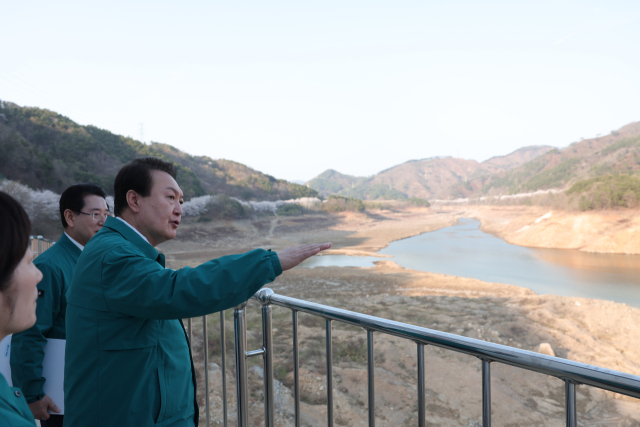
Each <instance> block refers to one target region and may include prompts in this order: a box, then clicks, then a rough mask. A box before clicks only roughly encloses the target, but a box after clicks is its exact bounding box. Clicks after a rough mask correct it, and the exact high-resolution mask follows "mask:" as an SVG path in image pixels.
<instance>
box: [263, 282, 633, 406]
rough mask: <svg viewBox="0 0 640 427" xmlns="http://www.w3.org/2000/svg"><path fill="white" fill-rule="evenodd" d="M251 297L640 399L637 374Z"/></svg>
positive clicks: (267, 294) (274, 297) (266, 292)
mask: <svg viewBox="0 0 640 427" xmlns="http://www.w3.org/2000/svg"><path fill="white" fill-rule="evenodd" d="M254 299H256V300H258V301H259V302H261V303H262V304H268V303H271V304H274V305H278V306H281V307H286V308H289V309H291V310H296V311H299V312H303V313H309V314H314V315H317V316H321V317H324V318H326V319H331V320H336V321H339V322H343V323H347V324H350V325H354V326H359V327H361V328H364V329H366V330H370V331H375V332H382V333H385V334H389V335H394V336H397V337H400V338H406V339H408V340H411V341H415V342H419V343H422V344H428V345H434V346H437V347H441V348H446V349H449V350H453V351H457V352H460V353H465V354H469V355H472V356H476V357H479V358H481V359H485V360H488V361H492V362H500V363H505V364H507V365H512V366H516V367H519V368H523V369H527V370H530V371H534V372H539V373H541V374H547V375H551V376H554V377H558V378H560V379H563V380H569V381H572V382H575V383H578V384H586V385H590V386H593V387H598V388H601V389H604V390H609V391H612V392H615V393H620V394H624V395H627V396H631V397H635V398H639V399H640V377H639V376H636V375H631V374H627V373H624V372H618V371H614V370H611V369H605V368H600V367H597V366H592V365H587V364H585V363H580V362H574V361H572V360H566V359H561V358H558V357H551V356H546V355H543V354H539V353H535V352H532V351H527V350H521V349H519V348H513V347H508V346H505V345H500V344H494V343H490V342H486V341H482V340H478V339H474V338H467V337H463V336H459V335H454V334H449V333H446V332H440V331H436V330H433V329H427V328H423V327H420V326H414V325H410V324H407V323H400V322H396V321H392V320H387V319H382V318H380V317H374V316H369V315H366V314H361V313H356V312H353V311H348V310H343V309H340V308H335V307H330V306H326V305H322V304H317V303H313V302H309V301H304V300H300V299H296V298H291V297H287V296H284V295H278V294H275V293H273V291H272V290H271V289H268V288H264V289H262V290H260V291H259V292H258V293H257V294H256V295H255V296H254Z"/></svg>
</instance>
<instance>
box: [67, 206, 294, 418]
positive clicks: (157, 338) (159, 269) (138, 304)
mask: <svg viewBox="0 0 640 427" xmlns="http://www.w3.org/2000/svg"><path fill="white" fill-rule="evenodd" d="M281 273H282V268H281V266H280V261H279V260H278V256H277V254H275V253H273V252H270V251H265V250H262V249H256V250H253V251H250V252H247V253H246V254H241V255H230V256H225V257H222V258H218V259H214V260H212V261H209V262H207V263H205V264H202V265H200V266H198V267H196V268H190V267H185V268H182V269H180V270H171V269H166V268H164V256H163V255H161V254H159V253H158V251H157V250H156V249H154V248H153V247H152V246H151V245H150V244H149V243H147V242H146V241H145V240H144V239H143V238H142V237H141V236H140V235H138V233H136V231H135V230H133V229H131V228H130V227H129V226H128V225H127V224H125V223H123V222H122V221H120V220H119V219H116V218H107V221H106V223H105V225H104V227H103V228H102V229H101V230H100V231H99V232H98V233H97V234H96V235H95V236H94V237H93V238H92V239H91V241H90V242H89V243H88V244H87V246H86V248H85V249H84V251H83V252H82V255H81V256H80V258H79V260H78V264H77V267H76V272H75V275H74V279H73V282H72V284H71V288H70V289H69V292H68V293H67V303H68V306H67V349H66V358H65V383H64V388H65V419H64V423H65V427H80V426H82V427H84V426H91V427H100V426H117V427H128V426H131V427H143V426H153V425H156V426H190V425H194V424H195V425H196V426H197V425H198V419H199V414H198V406H197V403H196V400H195V390H196V380H195V371H194V368H193V362H192V361H191V354H190V351H189V346H188V343H187V336H186V332H185V330H184V327H183V325H182V321H181V320H179V319H183V318H189V317H197V316H203V315H205V314H209V313H213V312H216V311H220V310H224V309H227V308H231V307H234V306H236V305H238V304H240V303H241V302H244V301H246V300H247V299H249V298H250V297H251V296H252V295H253V294H254V293H255V292H257V291H258V290H259V289H260V288H261V287H262V286H264V285H265V284H266V283H269V282H271V281H273V280H275V278H276V277H277V276H278V275H280V274H281Z"/></svg>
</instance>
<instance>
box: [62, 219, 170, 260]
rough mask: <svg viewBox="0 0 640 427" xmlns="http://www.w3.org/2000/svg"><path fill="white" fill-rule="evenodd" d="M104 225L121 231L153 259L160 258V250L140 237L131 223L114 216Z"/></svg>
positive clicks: (130, 241)
mask: <svg viewBox="0 0 640 427" xmlns="http://www.w3.org/2000/svg"><path fill="white" fill-rule="evenodd" d="M103 227H106V228H109V229H111V230H113V231H115V232H118V233H120V234H121V235H122V237H124V238H125V239H126V240H127V241H128V242H129V243H131V244H133V245H134V246H135V247H136V248H138V249H140V251H141V252H142V253H143V254H144V256H146V257H147V258H149V259H152V260H154V261H157V260H158V254H159V252H158V251H157V250H156V248H154V247H153V246H151V244H150V243H148V242H146V241H145V240H144V239H143V238H142V237H140V236H139V235H138V233H136V232H135V231H134V230H132V229H131V227H130V226H129V225H127V224H125V223H123V222H122V221H120V220H117V219H115V218H113V217H108V218H107V221H106V222H105V223H104V226H103ZM69 243H71V242H69ZM76 249H77V248H76Z"/></svg>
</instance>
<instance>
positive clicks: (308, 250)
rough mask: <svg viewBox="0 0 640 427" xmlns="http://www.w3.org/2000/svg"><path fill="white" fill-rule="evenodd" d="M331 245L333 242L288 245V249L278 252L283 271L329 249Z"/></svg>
mask: <svg viewBox="0 0 640 427" xmlns="http://www.w3.org/2000/svg"><path fill="white" fill-rule="evenodd" d="M330 247H331V243H321V244H316V243H310V244H307V245H300V246H288V247H287V248H286V249H284V250H282V251H280V252H278V258H279V259H280V266H281V267H282V271H286V270H290V269H292V268H293V267H295V266H296V265H298V264H300V263H301V262H302V261H304V260H305V259H307V258H309V257H312V256H313V255H316V254H317V253H318V252H320V251H324V250H325V249H329V248H330Z"/></svg>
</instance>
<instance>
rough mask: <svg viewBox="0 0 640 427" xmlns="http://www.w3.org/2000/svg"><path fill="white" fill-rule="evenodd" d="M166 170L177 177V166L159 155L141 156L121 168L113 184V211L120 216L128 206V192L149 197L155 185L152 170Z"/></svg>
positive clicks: (174, 177)
mask: <svg viewBox="0 0 640 427" xmlns="http://www.w3.org/2000/svg"><path fill="white" fill-rule="evenodd" d="M154 170H156V171H160V172H166V173H168V174H169V175H171V176H172V177H173V179H176V176H177V172H176V168H175V166H174V165H173V164H172V163H169V162H165V161H164V160H161V159H159V158H157V157H141V158H139V159H135V160H133V161H131V162H129V163H127V164H126V165H124V166H123V167H122V169H120V172H118V176H116V181H115V183H114V184H113V191H114V193H115V195H114V198H113V213H114V215H115V216H120V215H121V214H122V212H123V211H124V209H125V208H126V207H128V204H127V193H128V192H129V190H133V191H135V192H136V193H138V194H139V195H141V196H142V197H149V195H150V194H151V187H152V186H153V177H152V176H151V171H154Z"/></svg>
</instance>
